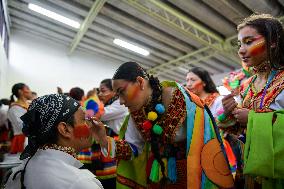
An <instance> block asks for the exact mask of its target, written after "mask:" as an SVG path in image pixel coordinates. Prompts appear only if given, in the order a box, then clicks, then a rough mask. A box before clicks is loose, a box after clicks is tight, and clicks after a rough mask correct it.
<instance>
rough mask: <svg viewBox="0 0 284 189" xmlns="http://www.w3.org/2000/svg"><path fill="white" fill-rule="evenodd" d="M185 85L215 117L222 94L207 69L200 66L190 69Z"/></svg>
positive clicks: (220, 105) (220, 103)
mask: <svg viewBox="0 0 284 189" xmlns="http://www.w3.org/2000/svg"><path fill="white" fill-rule="evenodd" d="M186 87H187V88H188V90H190V91H191V92H193V93H194V94H196V95H197V96H198V97H199V98H201V99H202V100H203V101H204V103H205V104H206V105H207V106H208V107H209V108H210V110H211V112H212V114H213V116H214V117H216V113H217V110H218V109H220V108H221V107H222V96H220V95H219V92H218V90H217V89H216V86H215V84H214V82H213V80H212V78H211V77H210V75H209V73H208V71H206V70H204V69H203V68H200V67H194V68H192V69H190V70H189V72H188V73H187V76H186Z"/></svg>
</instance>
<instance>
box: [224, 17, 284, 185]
mask: <svg viewBox="0 0 284 189" xmlns="http://www.w3.org/2000/svg"><path fill="white" fill-rule="evenodd" d="M237 29H238V44H239V50H238V54H239V57H240V58H241V60H242V62H243V63H244V64H245V65H246V66H247V67H250V68H253V71H254V74H253V76H252V77H250V78H249V79H248V80H247V81H245V82H244V83H243V84H242V85H241V86H240V92H239V93H240V96H241V103H240V104H238V103H237V102H236V100H235V99H234V94H230V95H227V96H226V97H224V98H223V101H222V102H223V106H224V110H225V115H226V116H232V117H233V118H234V119H235V121H236V122H237V123H238V125H239V129H241V130H243V132H245V133H246V143H245V148H244V170H243V171H244V174H245V186H244V188H245V189H259V188H262V189H270V188H275V189H280V188H284V180H283V179H284V164H283V162H284V155H283V151H284V145H283V144H284V140H283V139H284V134H283V125H284V120H283V117H284V112H283V109H284V92H283V89H284V80H283V77H284V31H283V26H282V23H281V22H280V21H279V20H278V19H276V18H274V17H273V16H271V15H268V14H256V15H252V16H250V17H248V18H245V19H244V20H243V22H242V23H241V24H240V25H238V28H237Z"/></svg>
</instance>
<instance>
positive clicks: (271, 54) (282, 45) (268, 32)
mask: <svg viewBox="0 0 284 189" xmlns="http://www.w3.org/2000/svg"><path fill="white" fill-rule="evenodd" d="M246 26H250V27H252V28H254V29H256V30H257V32H258V33H259V34H261V35H262V36H264V38H265V40H266V49H267V59H268V60H269V62H270V67H271V68H274V69H278V70H280V69H283V68H284V31H283V26H282V24H281V22H280V21H279V20H278V19H277V18H274V17H273V16H271V15H270V14H253V15H251V16H250V17H248V18H245V19H244V20H243V22H242V23H241V24H239V25H238V27H237V30H238V31H240V30H241V29H242V28H244V27H246ZM274 46H275V47H274Z"/></svg>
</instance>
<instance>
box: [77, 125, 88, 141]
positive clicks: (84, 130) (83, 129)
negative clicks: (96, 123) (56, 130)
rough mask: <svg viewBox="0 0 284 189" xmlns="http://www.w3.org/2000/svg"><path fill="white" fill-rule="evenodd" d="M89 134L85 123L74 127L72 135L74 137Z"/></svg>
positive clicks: (84, 136) (85, 136) (83, 136)
mask: <svg viewBox="0 0 284 189" xmlns="http://www.w3.org/2000/svg"><path fill="white" fill-rule="evenodd" d="M90 135H91V131H90V128H89V127H88V126H87V125H86V124H84V125H77V126H75V127H74V136H75V137H76V138H88V137H89V136H90Z"/></svg>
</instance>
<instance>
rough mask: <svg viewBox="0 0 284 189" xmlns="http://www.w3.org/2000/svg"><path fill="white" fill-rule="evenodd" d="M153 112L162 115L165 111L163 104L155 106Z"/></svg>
mask: <svg viewBox="0 0 284 189" xmlns="http://www.w3.org/2000/svg"><path fill="white" fill-rule="evenodd" d="M155 110H156V111H157V112H158V114H163V113H165V111H166V110H165V106H164V105H163V104H157V105H156V107H155Z"/></svg>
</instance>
